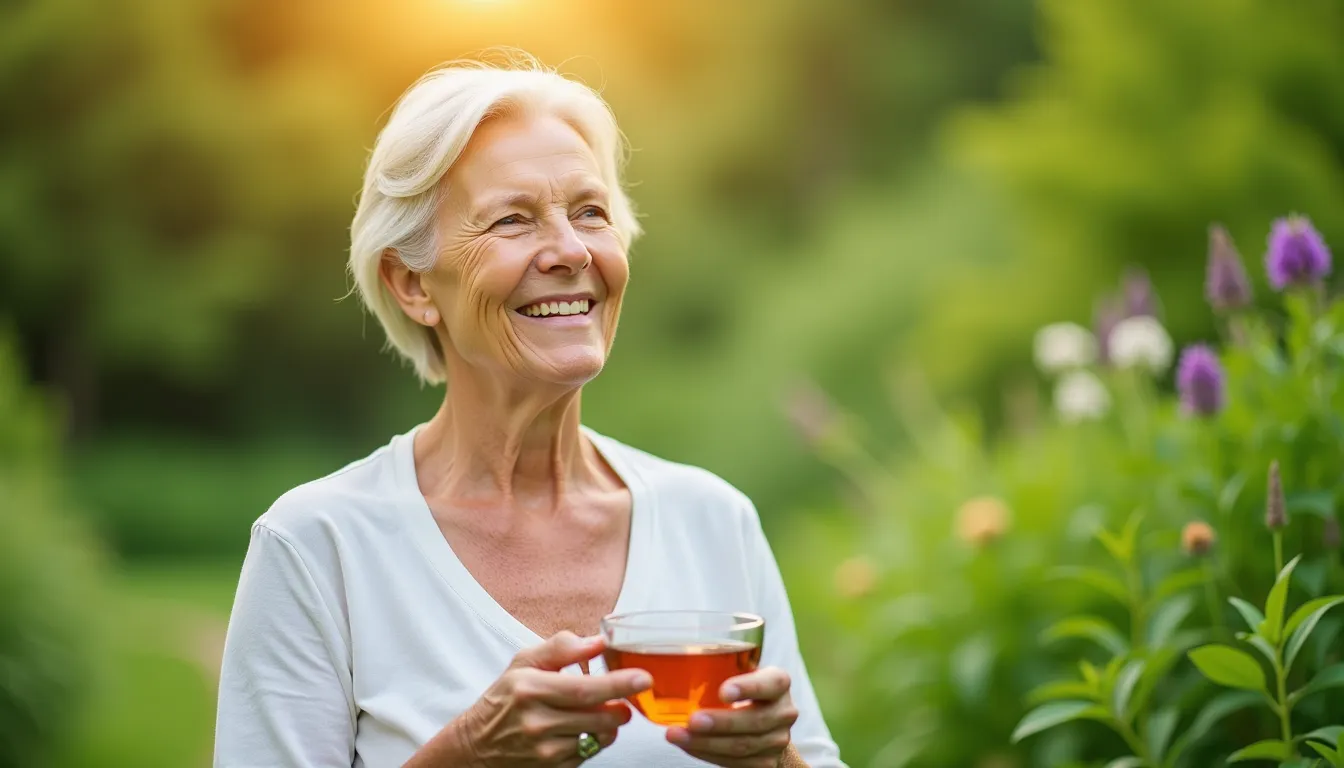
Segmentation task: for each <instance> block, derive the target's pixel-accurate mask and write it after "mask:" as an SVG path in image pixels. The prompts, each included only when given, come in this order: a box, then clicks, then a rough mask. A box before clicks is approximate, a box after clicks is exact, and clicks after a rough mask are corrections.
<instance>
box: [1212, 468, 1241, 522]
mask: <svg viewBox="0 0 1344 768" xmlns="http://www.w3.org/2000/svg"><path fill="white" fill-rule="evenodd" d="M1245 487H1246V473H1245V472H1238V473H1237V474H1235V475H1233V476H1232V477H1230V478H1228V480H1227V485H1224V486H1223V490H1222V491H1220V492H1219V493H1218V511H1219V512H1222V513H1223V514H1224V515H1227V514H1229V513H1230V512H1231V511H1232V508H1233V507H1234V506H1236V504H1237V499H1238V498H1239V497H1240V496H1241V489H1242V488H1245Z"/></svg>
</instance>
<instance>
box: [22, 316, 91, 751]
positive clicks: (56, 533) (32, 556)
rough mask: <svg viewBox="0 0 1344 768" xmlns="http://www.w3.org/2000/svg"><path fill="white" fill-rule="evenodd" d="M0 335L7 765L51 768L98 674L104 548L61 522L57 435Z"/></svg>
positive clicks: (48, 414)
mask: <svg viewBox="0 0 1344 768" xmlns="http://www.w3.org/2000/svg"><path fill="white" fill-rule="evenodd" d="M7 341H8V339H5V338H3V337H0V512H2V514H0V520H3V524H4V535H3V536H0V766H4V767H6V768H8V767H9V766H13V767H14V768H29V767H30V766H40V765H46V764H48V761H49V760H50V759H51V756H52V755H53V754H54V753H55V750H56V748H57V746H58V745H59V742H60V741H61V740H62V738H63V736H64V735H65V729H67V728H70V727H72V726H73V725H74V724H75V722H76V721H77V720H78V715H79V714H80V708H81V706H82V704H83V703H84V696H85V694H86V692H87V690H88V688H89V682H90V679H91V677H92V676H93V673H94V671H95V664H94V650H95V649H94V648H93V646H92V644H91V642H90V637H91V634H92V633H91V632H90V629H91V624H90V622H89V620H88V618H87V615H88V613H89V611H91V610H92V609H93V608H94V606H96V605H97V600H96V599H94V598H93V595H92V591H91V590H92V587H93V583H94V582H93V579H92V576H93V574H92V572H91V568H92V562H91V559H92V558H93V556H94V553H95V552H96V550H95V549H94V548H92V547H91V546H90V545H89V542H88V541H87V540H86V539H85V537H84V532H83V531H82V530H80V529H78V528H77V527H75V526H73V525H72V524H71V522H70V521H69V520H68V519H66V518H64V517H62V516H61V515H60V512H62V511H63V510H61V509H59V507H60V504H59V494H58V493H57V492H56V488H55V484H54V477H55V476H54V474H53V463H54V456H55V451H54V447H55V442H54V441H55V435H54V434H53V431H52V429H51V425H52V419H51V417H50V411H49V409H47V408H46V407H45V404H44V403H43V402H41V401H40V399H39V398H38V397H37V396H36V395H35V394H34V393H33V392H32V391H30V390H29V389H27V388H26V387H25V386H24V384H23V381H22V378H21V375H20V371H19V366H18V364H17V361H16V359H15V357H14V355H13V354H12V351H11V347H10V346H9V345H8V344H7V343H6V342H7Z"/></svg>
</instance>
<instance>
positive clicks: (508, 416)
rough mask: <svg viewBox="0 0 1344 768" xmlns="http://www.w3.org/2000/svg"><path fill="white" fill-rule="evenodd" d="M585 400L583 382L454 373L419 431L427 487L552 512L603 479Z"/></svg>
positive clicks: (477, 501) (419, 459)
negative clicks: (586, 428)
mask: <svg viewBox="0 0 1344 768" xmlns="http://www.w3.org/2000/svg"><path fill="white" fill-rule="evenodd" d="M459 370H460V369H459ZM579 400H580V390H579V389H577V388H574V389H566V390H561V389H551V390H547V389H545V388H542V387H533V386H528V387H519V386H514V387H509V386H501V384H500V383H499V382H497V381H486V380H483V379H482V378H481V377H477V376H472V375H459V376H454V377H452V378H450V381H449V383H448V387H447V393H446V395H445V396H444V401H443V405H442V406H441V407H440V408H439V411H438V413H436V414H435V415H434V417H433V418H432V419H431V420H430V421H429V423H427V424H426V425H425V426H424V427H423V428H421V429H420V430H419V431H418V432H417V433H416V439H415V465H416V474H417V478H418V480H419V484H420V489H421V491H422V492H424V494H425V495H426V497H429V498H434V499H452V500H453V501H454V502H457V503H465V504H469V505H472V506H476V505H481V506H489V507H495V506H498V505H508V506H516V505H519V503H521V506H524V507H527V508H529V509H538V510H542V509H544V510H551V511H553V510H555V509H558V507H559V505H560V503H561V501H562V499H564V498H565V497H566V496H567V495H570V494H573V493H575V492H576V491H581V490H583V489H585V488H589V487H593V486H595V485H596V486H602V485H604V483H603V478H604V473H603V471H602V469H601V458H600V457H599V456H598V455H597V453H596V452H595V450H594V449H593V448H592V446H591V445H589V444H588V441H587V440H586V439H585V438H584V436H583V432H582V430H581V429H580V417H579Z"/></svg>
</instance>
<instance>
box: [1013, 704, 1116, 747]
mask: <svg viewBox="0 0 1344 768" xmlns="http://www.w3.org/2000/svg"><path fill="white" fill-rule="evenodd" d="M1105 717H1106V710H1104V709H1102V708H1101V707H1099V706H1097V705H1096V704H1093V703H1092V702H1090V701H1052V702H1050V703H1049V704H1042V705H1041V706H1039V707H1037V708H1035V709H1033V710H1032V711H1030V712H1028V713H1027V716H1026V717H1024V718H1022V722H1020V723H1018V724H1017V728H1015V729H1013V735H1012V738H1011V739H1010V741H1011V742H1012V743H1014V744H1016V743H1017V742H1019V741H1021V740H1022V739H1025V738H1026V737H1028V736H1031V735H1032V734H1036V733H1040V732H1041V731H1044V730H1046V729H1047V728H1054V727H1055V726H1056V725H1061V724H1063V723H1067V722H1070V721H1072V720H1100V719H1104V718H1105Z"/></svg>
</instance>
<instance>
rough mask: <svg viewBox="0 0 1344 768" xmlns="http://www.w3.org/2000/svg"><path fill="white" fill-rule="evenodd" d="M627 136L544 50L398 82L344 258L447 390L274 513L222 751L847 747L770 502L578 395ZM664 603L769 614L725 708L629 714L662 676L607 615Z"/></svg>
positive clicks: (423, 368)
mask: <svg viewBox="0 0 1344 768" xmlns="http://www.w3.org/2000/svg"><path fill="white" fill-rule="evenodd" d="M623 148H624V147H623V143H622V140H621V134H620V132H619V130H618V129H617V126H616V123H615V121H614V119H613V117H612V115H611V113H610V111H609V110H608V108H607V106H606V105H605V104H604V102H603V101H602V99H601V98H600V97H599V96H598V95H597V94H596V93H594V92H593V91H592V90H590V89H589V88H587V87H585V86H583V85H580V84H578V83H576V82H574V81H571V80H569V79H566V78H564V77H561V76H559V75H557V74H555V73H553V72H551V71H548V70H545V69H543V68H541V67H540V66H538V65H536V64H535V63H532V62H530V61H529V62H526V63H524V64H522V65H518V64H512V65H509V66H503V67H501V66H487V65H484V64H478V63H464V64H455V65H451V66H447V67H445V68H442V69H438V70H436V71H434V72H432V73H430V74H428V75H426V76H425V77H424V78H422V79H421V80H420V81H419V82H417V83H416V84H415V85H414V86H413V87H412V88H411V89H410V90H409V91H407V92H406V93H405V95H404V96H403V97H402V99H401V101H400V102H399V103H398V105H397V106H396V108H395V110H394V111H393V113H392V115H391V117H390V119H389V120H388V122H387V125H386V126H385V127H384V128H383V130H382V132H381V134H380V135H379V137H378V140H377V143H376V144H375V146H374V149H373V152H372V156H371V158H370V160H369V165H368V169H367V173H366V176H365V182H364V189H363V194H362V196H361V197H360V200H359V205H358V210H357V211H356V213H355V217H354V223H353V225H352V227H351V249H350V264H349V267H350V271H351V273H352V274H353V276H354V280H355V284H356V287H357V289H358V291H359V294H360V296H361V298H362V299H363V301H364V303H365V305H366V306H367V307H368V309H369V310H370V311H371V312H372V313H373V314H374V316H376V317H377V318H378V320H379V322H380V323H381V324H382V326H383V329H384V330H385V332H386V334H387V338H388V340H389V342H390V344H391V346H393V347H394V348H395V349H396V350H397V351H398V352H399V353H400V354H401V355H402V356H403V357H405V358H406V360H408V361H409V362H410V364H411V365H413V366H414V368H415V371H416V373H417V374H419V376H420V378H421V379H423V380H425V381H428V382H434V383H437V382H446V384H447V386H446V394H445V396H444V399H443V405H442V406H441V407H440V408H439V410H438V412H437V413H435V414H434V415H433V417H432V418H430V419H429V421H427V422H425V423H423V424H420V425H419V426H417V427H415V428H413V429H411V430H410V431H408V432H406V433H405V434H402V435H398V436H396V437H393V438H392V440H391V441H390V442H389V443H388V444H387V445H385V446H383V447H382V448H379V449H378V450H376V451H374V452H373V454H371V455H370V456H368V457H366V458H364V459H361V460H359V461H356V462H354V463H353V464H350V465H349V466H347V467H345V468H344V469H341V470H340V471H338V472H336V473H334V474H331V475H328V476H327V477H324V478H321V479H319V480H315V481H313V482H310V483H307V484H304V485H301V486H299V487H298V488H295V489H294V490H292V491H290V492H288V493H286V494H285V495H283V496H282V497H281V498H280V499H279V500H278V501H276V502H275V504H274V505H273V506H272V507H271V508H270V509H269V510H267V511H266V513H265V514H264V515H262V516H261V518H260V519H258V520H257V522H256V524H255V525H254V526H253V528H252V534H251V543H250V545H249V548H248V552H247V558H246V561H245V563H244V565H243V569H242V576H241V579H240V581H239V584H238V593H237V598H236V602H235V604H234V608H233V615H232V617H231V619H230V622H229V630H228V639H227V642H226V644H225V649H224V663H223V670H222V672H221V679H220V693H219V715H218V724H217V733H216V746H215V750H216V751H215V765H216V766H219V767H220V768H259V767H261V766H266V767H267V768H271V767H273V766H296V767H303V768H315V767H317V766H322V767H324V768H335V767H336V766H341V768H348V767H349V766H371V767H372V766H378V767H382V766H401V765H405V766H424V767H425V768H429V767H430V766H444V767H445V768H448V767H467V768H486V767H487V766H575V765H578V764H580V763H583V762H585V761H587V762H590V763H591V764H592V765H594V766H597V765H603V766H642V767H643V768H674V767H675V768H680V767H681V766H687V767H689V766H697V765H706V764H710V765H720V766H744V767H745V766H772V767H773V766H812V767H813V768H834V767H835V766H841V765H842V763H841V762H840V758H839V754H838V750H837V749H836V746H835V744H834V743H833V742H832V740H831V738H830V736H829V734H828V731H827V728H826V724H825V722H824V721H823V719H822V714H821V711H820V709H819V708H818V706H817V699H816V697H815V695H814V694H813V691H812V686H811V684H810V683H809V681H808V677H807V672H806V669H805V668H804V665H803V660H802V659H801V658H800V657H799V652H798V645H797V640H796V633H795V630H794V622H793V617H792V616H791V614H790V608H789V601H788V598H787V596H786V594H785V591H784V586H783V584H782V583H781V580H780V574H779V570H778V567H777V566H776V563H775V560H774V558H773V556H772V554H771V552H770V548H769V546H768V544H767V543H766V540H765V537H764V536H763V534H762V531H761V526H760V522H759V520H758V518H757V515H756V511H755V509H754V508H753V507H752V504H751V502H750V501H749V500H748V499H747V498H746V497H745V496H743V495H742V494H741V493H740V492H738V491H737V490H736V489H734V488H733V487H732V486H730V485H729V484H728V483H726V482H724V481H723V480H721V479H719V478H718V477H716V476H714V475H713V474H711V473H709V472H707V471H705V470H702V469H697V468H695V467H690V466H685V465H681V464H675V463H672V462H669V461H665V460H662V459H659V458H656V457H654V456H651V455H649V454H647V453H643V452H641V451H639V450H636V449H634V448H631V447H628V446H626V445H623V444H622V443H619V442H617V441H616V440H614V439H612V438H610V437H606V436H603V435H600V434H597V433H596V432H594V431H592V430H590V429H588V428H586V427H584V426H583V425H582V423H581V421H580V410H579V403H580V394H581V392H582V389H583V385H584V384H585V383H586V382H588V381H590V380H591V379H593V377H595V376H597V374H598V373H599V372H600V371H601V370H602V366H603V364H604V363H605V362H606V359H607V355H608V354H609V353H610V351H611V347H612V342H613V341H614V340H615V338H616V325H617V321H618V320H619V319H620V315H621V300H622V297H623V295H624V293H625V287H626V283H627V281H628V278H629V265H628V262H627V251H628V249H629V247H630V244H631V242H632V241H633V240H634V239H635V237H636V236H637V235H638V234H639V225H638V223H637V222H636V219H635V213H634V210H633V207H632V205H631V202H630V200H629V199H628V198H627V197H626V193H625V191H624V190H623V188H622V179H621V160H622V153H623ZM658 609H666V610H672V609H705V610H724V611H735V612H747V613H752V614H755V615H757V616H760V617H763V618H764V619H765V642H764V645H763V648H762V651H761V653H762V659H761V664H760V666H759V667H758V668H756V669H755V670H754V671H750V672H747V673H744V674H740V675H738V676H736V677H732V678H730V679H728V681H727V682H726V683H725V684H724V685H723V687H722V688H721V689H720V691H719V693H720V696H721V698H722V700H723V701H725V702H731V703H732V704H733V705H732V706H731V707H725V708H721V709H711V710H701V711H700V712H698V713H696V714H695V715H694V716H692V717H691V718H690V720H689V722H688V723H687V724H686V726H685V727H681V726H673V727H668V728H666V729H664V728H661V727H659V726H657V725H654V724H653V723H651V722H649V721H648V720H646V719H645V718H644V717H642V716H640V715H635V714H633V713H632V711H631V710H630V708H629V707H628V705H627V704H626V703H625V699H626V698H628V697H632V696H634V695H635V694H638V693H640V692H642V691H645V690H647V689H648V688H649V687H650V685H651V682H652V681H651V678H650V675H649V673H648V672H646V671H644V670H641V669H621V670H616V671H607V670H606V669H605V668H604V667H603V665H602V659H601V657H600V654H601V652H602V650H603V644H604V641H603V640H602V638H601V637H600V635H599V624H600V622H601V620H602V619H603V617H604V616H607V615H608V614H611V613H613V612H620V613H624V612H630V611H642V610H658ZM618 734H619V738H618Z"/></svg>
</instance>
